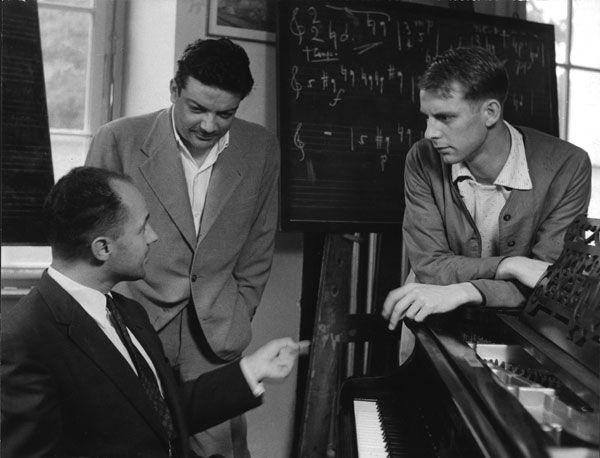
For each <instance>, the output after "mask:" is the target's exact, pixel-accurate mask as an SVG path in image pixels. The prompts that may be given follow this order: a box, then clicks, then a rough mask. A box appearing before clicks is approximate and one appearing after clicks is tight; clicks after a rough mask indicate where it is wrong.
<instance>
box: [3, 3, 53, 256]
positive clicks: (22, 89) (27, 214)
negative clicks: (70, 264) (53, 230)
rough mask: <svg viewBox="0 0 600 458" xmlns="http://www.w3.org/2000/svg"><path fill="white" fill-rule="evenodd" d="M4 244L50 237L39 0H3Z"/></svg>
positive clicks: (50, 179) (49, 178) (49, 176)
mask: <svg viewBox="0 0 600 458" xmlns="http://www.w3.org/2000/svg"><path fill="white" fill-rule="evenodd" d="M2 16H3V17H2V69H1V73H0V76H1V79H2V244H3V245H5V244H18V245H40V244H44V243H45V232H44V230H43V229H44V228H43V223H42V221H41V215H40V213H41V209H42V205H43V202H44V198H45V196H46V195H47V194H48V191H49V190H50V188H51V187H52V185H53V184H54V178H53V172H52V158H51V154H50V132H49V129H48V113H47V108H46V90H45V84H44V71H43V64H42V49H41V43H40V30H39V23H38V12H37V3H36V2H35V0H2Z"/></svg>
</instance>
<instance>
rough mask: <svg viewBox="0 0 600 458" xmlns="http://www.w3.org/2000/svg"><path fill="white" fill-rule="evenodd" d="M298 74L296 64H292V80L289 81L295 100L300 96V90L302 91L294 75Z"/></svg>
mask: <svg viewBox="0 0 600 458" xmlns="http://www.w3.org/2000/svg"><path fill="white" fill-rule="evenodd" d="M297 74H298V66H296V65H294V66H293V67H292V81H291V82H290V86H291V87H292V91H294V92H295V93H296V100H298V98H299V97H300V92H302V84H300V83H299V82H298V80H297V79H296V75H297Z"/></svg>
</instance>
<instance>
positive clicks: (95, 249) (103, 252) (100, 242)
mask: <svg viewBox="0 0 600 458" xmlns="http://www.w3.org/2000/svg"><path fill="white" fill-rule="evenodd" d="M111 242H112V241H111V239H109V238H108V237H96V238H95V239H94V240H92V243H91V245H90V247H91V249H92V254H93V256H94V258H95V259H97V260H98V261H100V262H106V261H108V258H109V257H110V253H111V250H112V246H111Z"/></svg>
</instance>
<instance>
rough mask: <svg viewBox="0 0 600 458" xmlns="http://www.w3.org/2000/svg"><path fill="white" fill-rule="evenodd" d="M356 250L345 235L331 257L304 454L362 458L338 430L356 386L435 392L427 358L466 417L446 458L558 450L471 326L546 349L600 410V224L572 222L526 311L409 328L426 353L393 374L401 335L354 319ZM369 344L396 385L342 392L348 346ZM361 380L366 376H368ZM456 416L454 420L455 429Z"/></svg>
mask: <svg viewBox="0 0 600 458" xmlns="http://www.w3.org/2000/svg"><path fill="white" fill-rule="evenodd" d="M349 249H350V248H349V247H348V243H347V242H346V241H345V240H344V239H343V238H342V237H333V238H332V239H330V241H329V243H328V244H327V245H326V249H325V252H324V261H323V265H324V269H323V272H322V276H321V283H320V288H319V291H320V294H319V303H318V308H317V316H316V319H315V329H314V337H313V345H312V349H311V361H310V367H309V377H308V384H307V395H306V398H305V402H304V406H303V414H302V430H301V433H300V440H299V441H298V449H297V451H296V456H300V457H313V456H314V457H322V456H330V457H333V456H338V457H343V458H347V457H350V456H353V455H352V453H350V452H349V451H348V450H347V448H348V443H347V440H345V439H344V438H343V437H339V433H340V432H339V431H338V430H339V429H341V428H344V427H347V426H348V425H346V426H344V422H347V419H345V420H342V419H341V418H342V417H343V414H344V412H343V411H344V409H345V407H344V405H345V398H347V397H348V396H351V395H352V394H351V393H353V391H355V390H356V388H357V387H362V388H364V389H367V390H370V389H373V388H374V387H376V386H378V385H380V386H381V388H382V389H383V390H384V391H385V390H388V391H389V381H390V380H394V382H393V383H395V384H396V385H395V386H396V387H402V386H405V388H407V389H409V390H410V389H413V388H414V387H415V385H414V383H417V385H418V384H421V385H426V386H429V382H428V380H429V379H428V378H423V376H422V374H419V373H418V371H417V372H416V371H415V369H414V367H412V366H411V362H412V360H413V359H415V358H421V359H425V360H427V361H428V362H429V363H428V367H429V369H428V370H429V371H433V372H435V377H437V378H438V379H439V380H441V381H442V382H443V383H442V384H439V383H437V382H436V383H435V384H432V385H431V386H432V387H434V386H435V387H436V388H435V390H436V392H437V391H440V390H441V391H443V390H446V391H447V392H448V394H450V396H451V399H452V401H451V404H452V407H451V409H450V410H451V411H452V412H451V413H450V414H449V415H450V417H448V418H454V416H459V417H461V418H462V421H463V422H464V425H463V427H461V428H459V429H460V431H458V432H455V433H454V435H453V437H452V439H451V440H449V443H448V440H446V439H444V441H446V442H444V443H442V444H441V445H440V444H438V446H439V447H442V451H441V453H440V456H461V454H459V455H453V454H452V453H451V450H452V447H457V448H458V449H460V447H466V449H465V450H463V452H466V450H470V451H473V450H477V451H478V454H479V456H490V457H502V456H505V457H513V456H518V457H537V456H539V457H547V456H549V455H548V453H549V452H548V450H550V449H552V447H554V446H555V444H553V443H552V441H551V440H550V438H549V436H548V435H547V434H546V433H544V432H543V431H542V430H541V429H540V426H539V425H538V423H537V422H536V421H535V420H534V419H533V418H532V417H531V416H530V415H529V414H528V413H527V412H526V411H525V410H524V409H523V408H522V407H521V406H520V404H519V402H518V401H517V399H516V398H515V397H514V396H513V395H512V394H510V393H509V392H508V391H506V390H504V389H503V388H501V387H500V386H499V385H498V384H496V383H494V382H493V381H492V378H491V377H490V370H489V368H488V367H487V366H485V364H484V363H483V362H482V361H480V360H479V359H478V358H477V355H476V354H475V352H473V351H472V350H471V348H470V347H469V346H467V345H466V344H465V342H464V332H461V331H459V330H458V328H459V327H460V326H462V325H464V323H468V322H470V323H472V324H473V325H474V326H479V325H480V323H482V322H490V323H492V324H491V326H492V327H499V326H500V324H499V323H501V326H503V327H505V328H506V330H503V332H506V333H510V335H511V336H518V338H522V339H525V340H526V341H527V342H529V343H530V344H531V345H532V346H533V347H535V348H544V351H543V352H539V353H540V356H539V357H540V358H541V359H543V358H545V360H546V361H547V364H549V366H552V367H555V369H556V370H557V371H559V373H561V374H562V375H561V376H563V377H565V378H568V379H570V380H571V379H572V380H571V382H570V383H572V385H571V386H574V387H575V388H573V389H576V388H577V387H582V389H585V388H586V387H587V389H589V390H591V391H592V392H595V397H594V396H592V398H593V399H592V400H591V401H590V402H592V403H593V404H594V407H595V408H596V409H598V399H597V397H598V396H599V393H598V391H599V387H598V383H599V382H598V380H599V378H598V377H599V374H598V371H599V369H600V220H594V219H588V218H586V217H585V216H580V217H578V218H577V219H576V220H575V221H574V222H573V223H572V225H571V226H570V227H569V229H568V231H567V233H566V236H565V246H564V249H563V252H562V254H561V256H560V258H559V259H558V260H557V262H556V263H555V264H554V265H553V266H551V268H549V269H548V271H547V272H546V274H545V275H544V276H543V277H542V279H540V281H539V282H538V284H537V286H536V288H535V289H534V290H533V292H532V294H531V296H530V298H529V300H528V302H527V304H526V306H525V308H524V309H523V311H522V313H519V311H515V310H490V309H482V308H463V309H461V310H458V311H455V312H453V313H450V314H446V315H438V316H433V317H430V318H428V319H427V320H426V321H425V323H424V324H422V325H418V324H416V323H407V324H409V326H410V328H411V330H412V332H413V333H414V334H415V336H416V342H417V345H416V349H415V352H414V354H413V355H412V357H411V359H410V360H409V361H407V362H406V363H405V364H403V365H402V366H400V367H399V368H394V364H393V363H394V360H395V361H397V355H398V345H397V344H398V341H399V338H400V333H399V332H398V331H396V332H391V331H389V330H387V326H386V323H384V321H383V319H382V318H380V317H379V316H378V315H349V314H347V313H346V309H345V308H344V305H345V304H347V302H348V297H347V291H348V290H349V287H348V286H349V285H348V282H349V278H350V275H349V269H350V266H349V259H350V256H349ZM327 266H335V268H334V269H331V268H330V269H328V268H326V267H327ZM332 272H333V274H332ZM465 326H466V325H465ZM463 331H464V330H463ZM511 338H515V337H511ZM549 342H550V344H549ZM361 343H366V345H371V346H372V347H371V349H372V348H377V349H378V353H377V355H378V357H379V356H381V359H384V360H386V361H387V362H388V363H389V364H387V365H386V366H384V367H386V368H387V369H389V371H387V372H386V371H384V372H379V373H377V374H375V375H384V374H385V373H387V374H388V375H390V376H391V379H390V378H389V377H388V380H387V381H386V382H384V381H383V380H382V379H381V378H378V377H366V378H365V377H363V378H360V379H359V378H356V377H353V378H351V379H349V380H347V381H345V382H344V383H343V384H342V381H343V380H344V379H345V378H346V377H345V375H346V373H345V361H346V355H345V352H346V351H347V349H348V346H349V345H354V344H361ZM536 351H537V350H536ZM541 353H544V355H541ZM553 365H554V366H553ZM355 372H356V373H358V374H361V368H359V370H357V371H355ZM574 374H576V377H575V376H574ZM370 375H372V374H370ZM430 375H431V374H430ZM575 379H577V380H575ZM411 381H412V383H413V385H410V383H411ZM340 385H342V386H343V388H342V390H340V389H339V387H340ZM384 385H385V386H384ZM409 393H410V391H409ZM432 399H435V396H433V397H432ZM440 399H441V398H440ZM424 402H425V404H427V402H429V401H424ZM440 402H442V401H440ZM443 402H446V403H447V402H448V401H443ZM448 418H446V421H450V420H448ZM438 428H439V426H438ZM346 432H347V431H346ZM442 435H443V434H442ZM463 436H464V437H463ZM469 437H470V438H469ZM444 447H447V448H446V449H444ZM453 451H454V452H456V449H454V450H453ZM469 455H470V453H469ZM434 456H435V455H434ZM462 456H467V455H464V454H462ZM474 456H475V455H474Z"/></svg>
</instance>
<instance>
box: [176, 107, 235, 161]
mask: <svg viewBox="0 0 600 458" xmlns="http://www.w3.org/2000/svg"><path fill="white" fill-rule="evenodd" d="M171 128H172V129H173V135H175V142H176V143H177V147H178V148H179V151H181V153H182V154H183V155H184V156H186V157H187V158H188V159H189V160H191V161H193V162H194V163H195V162H196V161H194V158H193V157H192V154H191V153H190V151H189V150H188V148H187V146H185V144H184V143H183V141H182V140H181V137H180V136H179V133H178V132H177V129H176V128H175V110H173V107H171ZM228 146H229V131H227V132H225V135H223V136H222V137H221V138H219V141H218V142H217V143H215V146H213V147H212V149H211V150H210V152H209V153H208V157H207V160H206V161H205V163H206V162H212V163H214V162H215V161H216V160H217V157H219V154H221V153H222V152H223V150H224V149H225V148H227V147H228ZM211 157H214V160H212V161H210V160H209V158H211Z"/></svg>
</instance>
